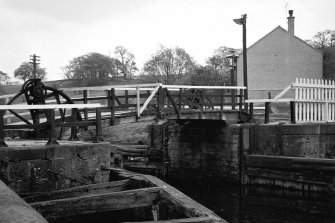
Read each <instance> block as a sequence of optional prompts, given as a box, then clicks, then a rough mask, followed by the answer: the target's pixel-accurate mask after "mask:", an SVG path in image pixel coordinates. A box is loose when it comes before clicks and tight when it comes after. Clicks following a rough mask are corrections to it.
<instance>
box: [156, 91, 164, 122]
mask: <svg viewBox="0 0 335 223" xmlns="http://www.w3.org/2000/svg"><path fill="white" fill-rule="evenodd" d="M163 109H164V91H163V88H162V86H160V87H159V89H158V94H157V118H158V119H162V118H164V117H163V116H164V114H163V112H162V110H163Z"/></svg>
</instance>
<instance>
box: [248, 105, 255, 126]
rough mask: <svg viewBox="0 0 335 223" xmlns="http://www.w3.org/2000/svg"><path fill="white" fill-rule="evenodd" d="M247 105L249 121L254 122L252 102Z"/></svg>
mask: <svg viewBox="0 0 335 223" xmlns="http://www.w3.org/2000/svg"><path fill="white" fill-rule="evenodd" d="M249 106H250V107H249V117H250V118H249V121H250V122H254V103H250V104H249Z"/></svg>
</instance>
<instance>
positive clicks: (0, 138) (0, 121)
mask: <svg viewBox="0 0 335 223" xmlns="http://www.w3.org/2000/svg"><path fill="white" fill-rule="evenodd" d="M101 107H102V106H101V104H99V103H94V104H41V105H0V147H6V146H7V145H6V143H5V141H4V137H5V134H4V129H17V128H18V127H19V128H29V129H30V128H33V129H35V128H40V126H41V124H39V122H37V124H35V123H34V124H31V123H30V122H29V121H27V122H28V125H20V124H17V125H6V124H5V123H4V114H5V112H6V110H26V109H28V110H35V109H36V110H39V109H42V110H49V113H48V114H49V116H48V117H49V120H48V123H47V124H48V125H50V126H49V140H48V142H47V143H46V145H57V144H58V142H57V140H56V131H55V127H56V126H67V127H71V137H70V138H71V139H78V137H77V127H78V126H88V125H95V126H96V138H95V140H94V141H95V142H98V141H99V139H100V138H101V132H102V123H101ZM80 108H95V109H96V119H95V121H94V123H92V121H91V122H88V121H87V122H86V123H80V124H78V123H77V122H76V120H77V110H76V109H80ZM55 109H71V110H72V115H71V116H72V122H67V123H56V122H55Z"/></svg>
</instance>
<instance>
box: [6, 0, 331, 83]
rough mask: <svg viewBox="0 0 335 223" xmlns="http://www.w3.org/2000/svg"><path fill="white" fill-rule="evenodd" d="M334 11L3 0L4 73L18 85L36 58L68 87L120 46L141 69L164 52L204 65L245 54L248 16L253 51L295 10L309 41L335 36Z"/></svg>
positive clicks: (216, 1) (249, 0)
mask: <svg viewBox="0 0 335 223" xmlns="http://www.w3.org/2000/svg"><path fill="white" fill-rule="evenodd" d="M286 5H287V7H285V6H286ZM334 8H335V1H334V0H271V1H270V0H230V1H228V0H29V1H28V0H0V30H1V34H0V44H1V45H0V46H1V47H0V49H1V51H0V52H1V54H0V70H1V71H3V72H5V73H7V74H9V75H10V76H11V77H13V72H14V70H15V69H16V68H17V67H19V66H20V64H21V63H22V62H24V61H28V60H29V56H30V55H31V54H34V53H35V54H37V55H39V56H41V66H42V67H44V68H46V69H47V73H48V74H47V79H49V80H57V79H62V78H63V74H62V69H61V67H64V66H66V65H67V64H68V63H69V61H70V60H71V59H72V58H74V57H77V56H80V55H83V54H86V53H89V52H99V53H102V54H105V55H109V54H110V55H111V56H113V54H114V48H115V46H118V45H122V46H124V47H126V48H127V49H128V50H129V51H130V52H131V53H133V54H134V55H135V58H136V62H137V65H138V67H139V68H140V69H141V68H142V66H143V63H144V62H145V61H147V60H148V59H150V56H151V55H152V54H153V53H155V52H156V51H157V49H158V46H159V44H163V45H164V46H166V47H176V46H178V47H181V48H184V49H185V50H186V51H187V52H188V53H189V54H190V55H191V56H192V57H193V58H194V59H195V60H196V61H197V62H198V63H200V64H204V63H205V60H206V58H208V57H210V56H211V55H213V51H214V50H215V49H217V48H218V47H220V46H228V47H233V48H242V27H241V26H239V25H236V24H235V23H234V22H233V21H232V19H234V18H239V17H240V16H241V15H242V14H244V13H247V15H248V18H247V46H250V45H252V44H253V43H254V42H255V41H257V40H258V39H260V38H261V37H263V36H264V35H265V34H267V33H268V32H270V31H271V30H272V29H274V28H275V27H277V26H278V25H280V26H282V27H283V28H285V29H287V23H286V17H287V12H286V9H287V10H289V9H293V10H294V16H295V34H296V36H298V37H300V38H301V39H309V38H311V37H312V36H313V35H314V34H315V33H316V32H318V31H322V30H325V29H332V30H335V22H334V21H335V13H334Z"/></svg>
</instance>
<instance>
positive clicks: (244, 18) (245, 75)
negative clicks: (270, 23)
mask: <svg viewBox="0 0 335 223" xmlns="http://www.w3.org/2000/svg"><path fill="white" fill-rule="evenodd" d="M233 21H234V22H235V23H236V24H238V25H242V29H243V35H242V38H243V84H244V86H245V87H246V88H247V89H246V90H245V92H244V99H245V100H247V99H248V72H247V28H246V24H247V14H244V15H242V16H241V18H239V19H233ZM245 108H246V110H248V107H246V106H245Z"/></svg>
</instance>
